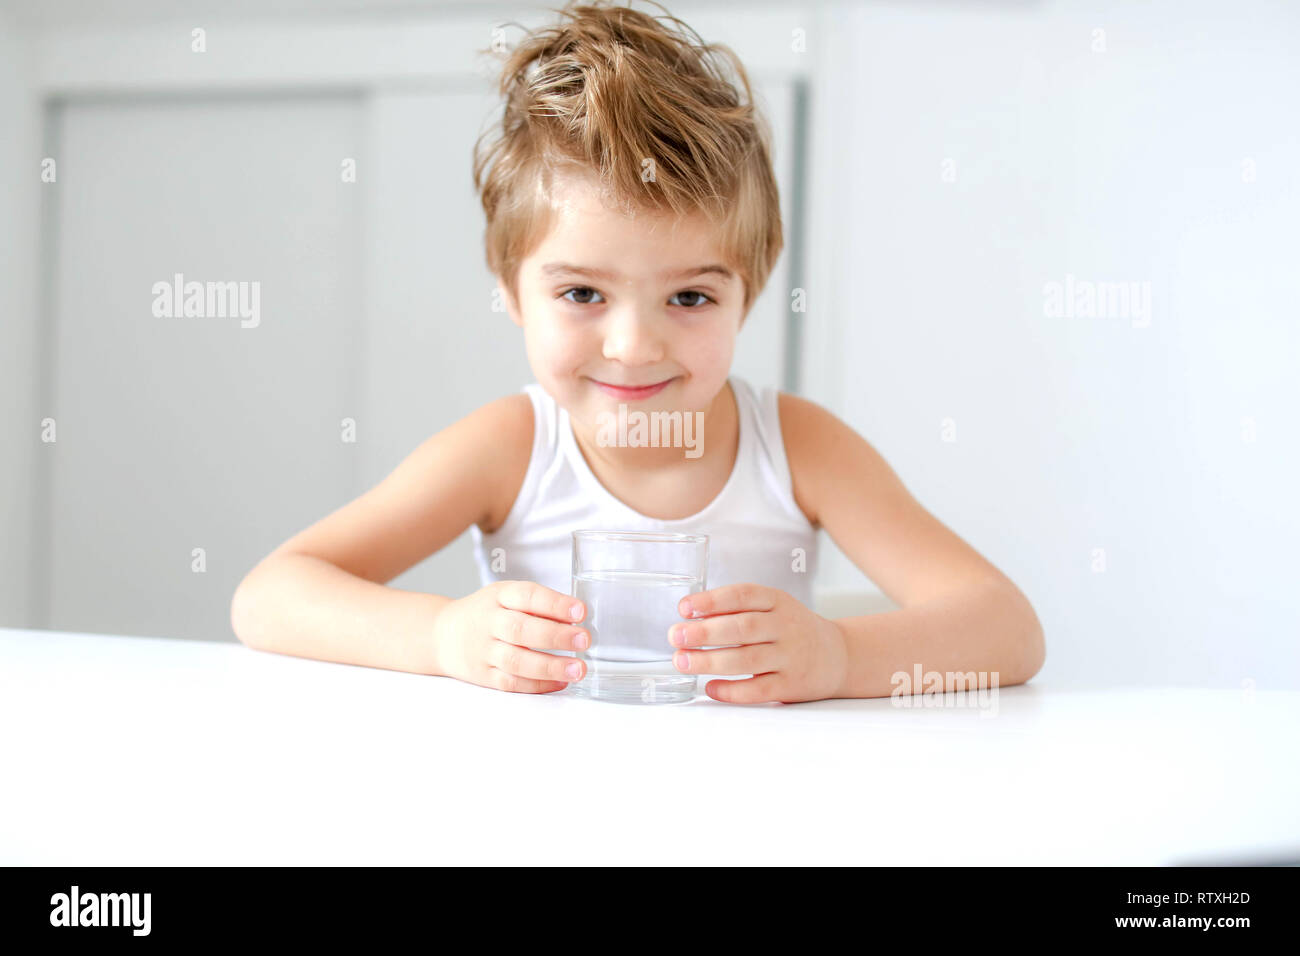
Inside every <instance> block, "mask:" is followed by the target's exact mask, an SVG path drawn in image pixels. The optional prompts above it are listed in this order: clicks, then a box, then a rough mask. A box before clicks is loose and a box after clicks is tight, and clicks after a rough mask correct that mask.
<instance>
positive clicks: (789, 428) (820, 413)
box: [776, 392, 865, 527]
mask: <svg viewBox="0 0 1300 956" xmlns="http://www.w3.org/2000/svg"><path fill="white" fill-rule="evenodd" d="M776 404H777V411H778V413H779V415H780V418H781V437H782V440H783V441H784V443H785V457H786V460H787V462H788V463H789V466H790V480H791V483H792V484H793V485H794V498H795V501H796V503H798V505H799V507H800V509H802V510H803V513H804V514H805V515H807V517H808V520H809V521H811V522H812V523H813V524H814V525H816V526H818V527H820V526H821V513H820V503H821V494H820V490H821V488H822V487H823V485H824V484H825V482H826V480H827V479H828V478H829V477H830V476H831V471H832V469H831V468H830V467H829V466H830V464H831V463H832V462H834V461H835V460H836V456H837V454H843V453H845V452H847V451H849V447H846V446H848V445H851V444H864V443H865V439H863V438H862V436H861V435H859V434H858V433H857V432H855V431H854V430H853V429H852V428H850V427H849V426H848V425H846V424H845V423H844V422H843V421H841V420H840V419H839V418H838V417H836V415H835V414H834V413H832V412H830V411H828V410H827V409H825V408H823V407H822V406H821V405H818V404H817V403H816V402H814V401H811V400H809V399H806V398H802V397H800V396H798V395H790V394H788V393H786V392H777V396H776Z"/></svg>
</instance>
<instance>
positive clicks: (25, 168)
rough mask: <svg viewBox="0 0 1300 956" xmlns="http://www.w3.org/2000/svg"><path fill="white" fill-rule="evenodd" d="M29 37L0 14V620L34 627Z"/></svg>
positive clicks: (36, 171) (34, 144)
mask: <svg viewBox="0 0 1300 956" xmlns="http://www.w3.org/2000/svg"><path fill="white" fill-rule="evenodd" d="M29 49H30V38H29V36H28V34H27V33H26V31H25V30H24V29H23V28H22V27H21V26H20V25H19V24H16V23H14V22H13V21H12V20H11V19H10V18H9V17H8V15H7V14H6V13H4V12H3V11H0V622H3V623H5V624H29V623H31V615H32V613H33V594H32V586H33V583H34V577H33V575H32V573H31V566H32V565H31V560H30V555H31V553H32V514H31V507H32V500H33V495H32V483H33V481H34V480H35V477H36V474H37V464H38V461H39V458H38V456H39V455H40V453H41V451H42V449H43V447H44V446H42V445H41V443H40V419H41V417H42V415H41V414H39V413H38V411H39V407H38V400H37V386H36V381H35V378H34V377H33V375H32V369H33V368H34V365H35V362H36V355H37V322H36V303H37V281H36V275H37V270H36V262H37V242H38V229H37V223H38V219H39V202H40V198H41V195H40V189H41V182H40V157H41V153H40V129H39V119H38V112H37V110H36V106H35V99H34V96H33V93H32V79H31V76H32V64H31V58H30V56H29Z"/></svg>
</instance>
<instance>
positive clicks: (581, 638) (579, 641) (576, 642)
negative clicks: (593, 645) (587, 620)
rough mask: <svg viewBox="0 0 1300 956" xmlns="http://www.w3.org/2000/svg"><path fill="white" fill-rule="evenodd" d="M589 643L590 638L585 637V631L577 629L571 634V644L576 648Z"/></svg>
mask: <svg viewBox="0 0 1300 956" xmlns="http://www.w3.org/2000/svg"><path fill="white" fill-rule="evenodd" d="M589 643H590V638H588V637H587V632H586V631H579V632H578V633H577V634H574V635H573V646H574V647H575V648H577V649H578V650H582V649H584V648H585V647H586V646H587V645H588V644H589Z"/></svg>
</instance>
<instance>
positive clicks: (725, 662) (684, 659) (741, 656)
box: [673, 644, 780, 674]
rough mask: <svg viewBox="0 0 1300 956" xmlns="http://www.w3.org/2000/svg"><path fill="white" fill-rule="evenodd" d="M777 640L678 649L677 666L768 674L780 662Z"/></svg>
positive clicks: (700, 670)
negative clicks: (739, 644)
mask: <svg viewBox="0 0 1300 956" xmlns="http://www.w3.org/2000/svg"><path fill="white" fill-rule="evenodd" d="M779 663H780V662H779V661H778V659H777V649H776V645H775V644H748V645H746V646H744V647H722V648H718V649H717V650H714V651H678V652H677V653H675V654H674V655H673V666H674V667H676V668H677V669H678V670H679V671H681V672H682V673H683V674H766V673H767V672H768V671H775V670H777V668H778V666H779Z"/></svg>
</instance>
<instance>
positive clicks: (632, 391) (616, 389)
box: [591, 376, 677, 401]
mask: <svg viewBox="0 0 1300 956" xmlns="http://www.w3.org/2000/svg"><path fill="white" fill-rule="evenodd" d="M591 381H592V384H594V385H595V386H596V387H597V388H599V389H600V390H601V391H602V392H604V393H605V394H606V395H612V396H613V397H614V398H621V399H624V400H627V401H636V400H637V399H642V398H649V397H650V396H651V395H658V394H659V393H660V392H662V391H663V390H664V389H665V388H667V387H668V386H669V385H671V384H672V383H673V382H675V381H677V379H676V377H675V376H674V377H673V378H669V379H665V380H664V381H662V382H657V383H655V384H653V385H638V386H625V385H611V384H609V383H608V382H599V381H597V380H596V379H594V378H593V379H592V380H591Z"/></svg>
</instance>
